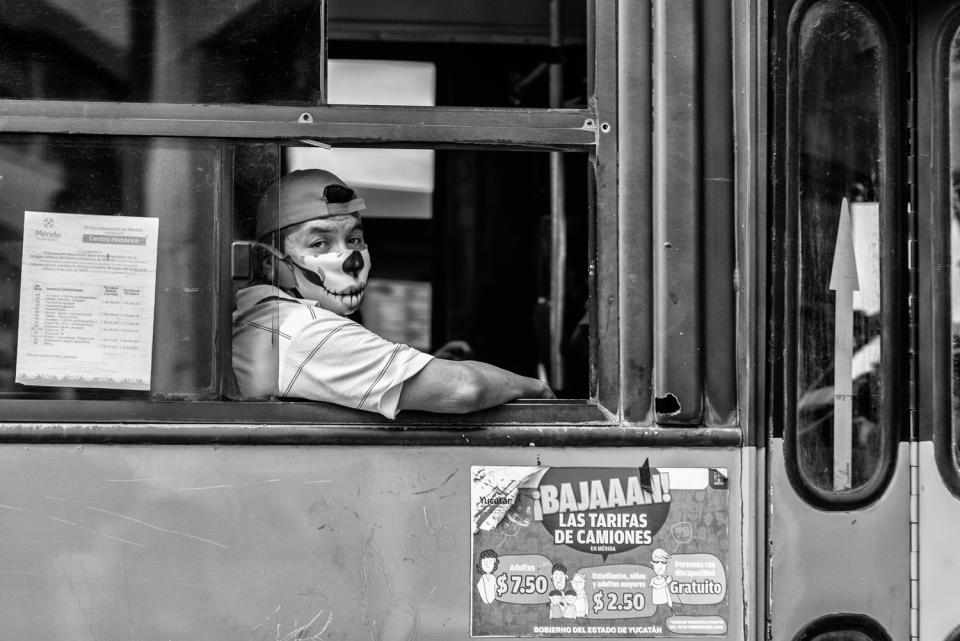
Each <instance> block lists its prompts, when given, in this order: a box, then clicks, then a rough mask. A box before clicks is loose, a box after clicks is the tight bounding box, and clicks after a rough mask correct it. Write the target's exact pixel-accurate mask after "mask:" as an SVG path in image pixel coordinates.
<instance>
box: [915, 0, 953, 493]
mask: <svg viewBox="0 0 960 641" xmlns="http://www.w3.org/2000/svg"><path fill="white" fill-rule="evenodd" d="M950 4H951V3H947V2H940V3H939V6H934V7H930V10H929V11H927V12H925V13H924V14H923V16H924V17H925V19H923V20H922V22H921V24H919V25H918V29H923V30H926V29H931V27H932V29H931V30H935V34H934V36H933V37H932V38H931V39H930V42H931V43H932V44H931V45H929V46H930V47H931V48H932V51H929V53H930V58H931V62H932V65H931V66H930V67H931V73H932V75H931V76H930V77H929V78H925V77H924V76H921V78H920V82H918V86H919V96H918V103H919V104H925V105H929V110H930V111H929V115H930V117H929V118H928V119H925V120H923V121H922V122H930V123H931V124H930V126H931V128H932V131H930V132H929V134H930V135H929V136H927V137H926V138H925V139H924V140H923V141H921V143H920V144H921V145H929V156H930V163H929V167H930V174H929V176H927V175H922V176H919V177H918V178H919V180H918V183H919V185H918V192H919V193H918V196H919V198H920V203H919V205H920V207H919V208H918V209H919V210H920V211H929V212H930V216H926V217H925V216H921V217H919V218H918V221H917V227H918V230H917V235H918V245H919V246H920V249H919V251H918V252H917V253H918V266H917V271H918V286H919V309H921V310H925V311H929V313H928V314H921V315H920V318H919V319H918V322H919V330H920V331H919V332H918V333H919V336H918V341H919V353H920V354H929V356H930V357H929V360H928V361H927V362H929V363H930V365H929V367H923V366H922V363H923V362H924V361H923V360H921V361H920V362H921V367H920V368H919V372H918V375H919V384H918V386H917V387H918V390H917V395H918V399H917V400H918V420H917V423H918V424H919V429H920V434H919V435H918V436H919V438H920V440H921V441H932V443H933V454H934V459H935V460H936V462H937V468H938V470H939V473H940V477H941V478H942V479H943V482H944V485H945V486H946V487H947V488H949V489H950V492H951V493H953V495H954V496H956V497H958V498H960V456H958V453H957V446H958V444H960V425H954V424H953V417H952V409H951V408H952V403H953V385H952V383H951V379H952V370H953V363H952V358H951V356H950V355H951V351H952V344H953V338H952V331H951V322H952V321H951V312H952V305H953V302H952V301H951V282H950V278H951V276H950V269H949V265H950V260H951V259H953V260H956V259H957V257H956V256H952V255H951V247H950V217H951V201H952V198H951V195H952V194H951V191H952V186H951V176H950V173H951V170H950V160H951V159H950V133H951V132H950V105H949V99H950V66H951V65H950V53H951V48H952V44H953V41H954V38H955V37H958V36H960V6H952V7H951V6H950ZM921 42H922V43H923V44H926V43H927V40H926V39H921ZM926 51H927V50H926V49H925V48H918V59H922V58H920V56H922V55H923V54H924V53H925V52H926ZM921 73H923V72H921ZM924 80H927V82H924ZM928 87H929V90H928ZM958 89H960V88H958ZM925 94H927V95H925ZM923 98H926V101H924V100H923ZM921 108H922V107H921ZM918 121H920V116H919V114H918ZM955 135H957V136H960V130H958V131H957V132H956V133H955ZM939 136H943V138H942V139H941V138H940V137H939ZM927 141H929V142H927ZM919 151H920V154H921V156H920V157H923V156H922V154H923V152H924V149H923V148H922V147H921V149H920V150H919ZM924 187H927V188H926V189H924ZM924 199H929V201H928V203H929V204H928V207H923V205H924V204H925V203H924V202H923V201H924ZM941 266H945V267H946V268H943V267H941ZM928 377H929V378H928ZM928 412H929V415H928Z"/></svg>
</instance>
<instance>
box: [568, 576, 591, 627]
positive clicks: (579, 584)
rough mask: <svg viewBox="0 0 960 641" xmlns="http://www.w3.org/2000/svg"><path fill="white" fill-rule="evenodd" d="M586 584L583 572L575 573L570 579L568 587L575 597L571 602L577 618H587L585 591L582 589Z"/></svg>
mask: <svg viewBox="0 0 960 641" xmlns="http://www.w3.org/2000/svg"><path fill="white" fill-rule="evenodd" d="M586 584H587V577H585V576H583V572H577V573H576V574H574V575H573V578H572V579H570V587H572V588H573V591H574V593H575V594H576V597H577V598H576V600H575V601H574V602H573V606H574V608H575V609H576V616H577V618H580V617H585V616H587V591H586V590H585V589H584V586H586Z"/></svg>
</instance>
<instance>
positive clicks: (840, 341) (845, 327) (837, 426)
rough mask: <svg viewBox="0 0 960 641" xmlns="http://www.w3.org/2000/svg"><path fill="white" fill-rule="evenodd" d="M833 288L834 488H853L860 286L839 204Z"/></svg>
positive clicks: (846, 214)
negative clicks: (855, 330) (855, 307)
mask: <svg viewBox="0 0 960 641" xmlns="http://www.w3.org/2000/svg"><path fill="white" fill-rule="evenodd" d="M830 289H832V290H833V291H834V292H836V307H835V310H836V311H835V313H836V322H835V331H834V338H833V350H834V354H833V363H834V365H833V489H834V490H847V489H850V487H851V482H850V479H851V477H850V465H851V459H852V457H853V376H852V370H853V292H855V291H858V290H859V289H860V280H859V278H858V277H857V257H856V251H855V250H854V248H853V225H852V221H851V220H850V205H849V204H848V203H847V199H846V198H844V199H843V202H842V203H841V204H840V225H839V227H838V229H837V244H836V248H835V249H834V252H833V269H832V270H831V272H830Z"/></svg>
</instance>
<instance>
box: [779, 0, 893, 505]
mask: <svg viewBox="0 0 960 641" xmlns="http://www.w3.org/2000/svg"><path fill="white" fill-rule="evenodd" d="M798 34H799V35H798V46H797V56H798V65H797V69H798V72H797V73H798V76H797V79H796V84H795V88H796V105H797V107H796V109H797V111H796V114H797V120H796V127H797V129H796V137H797V149H798V152H797V156H796V157H795V159H794V161H795V163H796V165H795V170H794V176H795V183H794V184H795V192H794V193H795V194H796V196H795V198H796V200H795V201H794V203H792V207H794V208H795V209H794V211H795V212H796V213H795V218H794V220H795V221H796V223H795V224H796V228H795V232H794V233H795V234H796V237H797V239H798V240H797V246H798V248H797V251H798V265H797V267H798V277H797V290H796V292H797V293H796V295H797V299H796V304H797V305H798V314H797V318H796V321H795V322H796V337H797V338H796V340H797V343H796V344H797V347H796V349H797V392H796V393H797V418H796V421H797V428H796V439H797V441H796V452H797V457H798V461H797V463H798V467H799V471H800V474H801V475H802V477H803V479H804V480H805V481H806V482H808V483H810V484H811V485H812V486H813V487H815V488H818V489H821V490H827V491H844V490H850V489H855V488H857V487H860V486H862V485H863V484H865V483H866V482H868V481H869V480H870V479H871V478H872V477H873V476H874V474H875V473H876V472H877V471H878V463H879V460H880V454H881V449H882V447H883V441H884V439H885V438H888V437H887V436H885V428H884V420H885V417H884V416H882V413H881V397H880V393H881V389H882V385H883V382H884V381H883V380H882V379H883V368H882V367H881V365H882V363H883V354H882V353H881V325H882V314H881V310H882V309H883V298H884V296H885V295H886V293H885V292H884V291H883V288H882V287H881V278H880V275H881V270H882V269H883V263H882V261H881V256H883V254H884V251H883V246H884V245H883V244H884V243H885V239H884V237H883V235H882V234H881V227H882V221H883V217H884V216H885V215H888V212H889V209H890V207H891V205H892V203H888V202H886V201H885V198H886V196H885V194H884V191H883V189H884V185H885V182H886V181H889V180H891V178H892V177H891V176H889V175H885V164H884V155H885V150H884V138H883V136H884V133H885V131H886V130H887V129H888V124H887V123H885V122H884V117H883V111H882V106H883V94H884V86H883V74H882V68H883V65H884V64H885V60H884V58H885V55H886V53H885V50H884V47H883V46H882V41H881V38H880V34H879V32H878V28H877V25H876V23H875V22H874V21H873V19H872V18H871V17H870V16H869V15H868V14H867V13H866V12H865V11H864V10H863V8H862V7H861V6H860V5H858V4H854V3H852V2H845V1H842V0H827V1H824V2H819V3H817V4H816V5H813V6H812V7H811V8H810V9H809V10H808V11H807V12H806V14H804V15H803V17H802V19H801V22H800V24H799V31H798Z"/></svg>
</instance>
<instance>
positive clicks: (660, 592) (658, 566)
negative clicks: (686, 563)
mask: <svg viewBox="0 0 960 641" xmlns="http://www.w3.org/2000/svg"><path fill="white" fill-rule="evenodd" d="M650 560H651V565H653V573H654V574H655V575H656V576H655V577H653V579H652V580H651V581H650V587H651V588H652V590H653V593H652V594H651V596H650V600H651V601H652V602H653V604H654V605H663V604H666V605H667V606H669V607H670V608H671V609H673V599H671V598H670V580H671V579H670V576H669V575H668V574H667V561H669V560H670V553H669V552H667V551H666V550H664V549H663V548H657V549H656V550H654V551H653V556H652V557H651V559H650Z"/></svg>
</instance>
